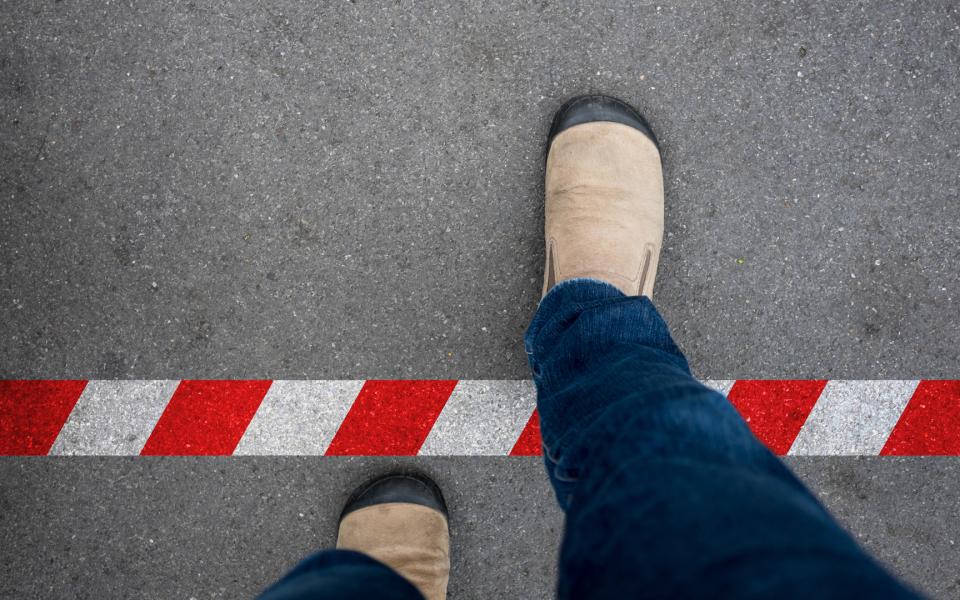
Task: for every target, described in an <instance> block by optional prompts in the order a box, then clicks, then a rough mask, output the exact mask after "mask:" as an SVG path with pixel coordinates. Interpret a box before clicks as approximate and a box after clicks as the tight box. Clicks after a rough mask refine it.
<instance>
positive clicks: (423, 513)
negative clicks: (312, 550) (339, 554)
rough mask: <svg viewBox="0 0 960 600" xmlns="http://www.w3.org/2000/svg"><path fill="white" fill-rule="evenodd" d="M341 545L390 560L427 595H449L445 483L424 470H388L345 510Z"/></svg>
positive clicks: (437, 599) (439, 598)
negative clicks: (389, 472) (394, 472)
mask: <svg viewBox="0 0 960 600" xmlns="http://www.w3.org/2000/svg"><path fill="white" fill-rule="evenodd" d="M337 548H343V549H347V550H356V551H358V552H363V553H364V554H367V555H369V556H372V557H373V558H375V559H377V560H379V561H380V562H382V563H384V564H386V565H388V566H389V567H391V568H393V570H395V571H396V572H397V573H399V574H400V575H402V576H403V577H404V578H406V579H407V580H408V581H409V582H410V583H412V584H413V585H414V586H416V587H417V589H419V590H420V593H422V594H423V595H424V596H425V597H426V598H427V600H443V599H444V598H446V597H447V581H448V580H449V577H450V534H449V530H448V527H447V506H446V503H445V502H444V500H443V495H442V494H441V493H440V488H438V487H437V485H436V484H435V483H434V482H433V481H431V480H430V479H428V478H426V477H424V476H422V475H410V474H404V475H388V476H385V477H379V478H376V479H374V480H372V481H369V482H367V483H366V484H364V485H362V486H360V488H358V489H357V490H356V491H355V492H354V493H353V495H352V496H351V498H350V500H349V501H348V502H347V504H346V506H345V507H344V509H343V513H342V514H341V515H340V532H339V535H338V536H337Z"/></svg>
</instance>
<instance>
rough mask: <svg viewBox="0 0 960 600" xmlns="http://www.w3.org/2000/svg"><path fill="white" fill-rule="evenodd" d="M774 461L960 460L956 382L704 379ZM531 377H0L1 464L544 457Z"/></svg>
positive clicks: (958, 386) (959, 393)
mask: <svg viewBox="0 0 960 600" xmlns="http://www.w3.org/2000/svg"><path fill="white" fill-rule="evenodd" d="M706 383H707V384H708V385H710V386H712V387H714V388H715V389H717V390H720V391H721V392H723V393H724V394H726V395H727V397H728V398H729V399H730V401H731V403H733V405H734V406H735V407H736V408H737V410H739V411H740V414H741V415H743V417H744V419H745V420H746V421H747V423H748V424H749V425H750V427H751V429H752V430H753V431H754V433H756V435H757V436H758V437H759V438H760V439H761V440H762V441H763V442H764V443H765V444H767V446H769V447H770V448H771V449H772V450H773V451H774V452H776V453H777V454H805V455H877V454H879V455H960V381H957V380H923V381H917V380H910V381H904V380H885V381H873V380H869V381H849V380H847V381H845V380H833V381H824V380H738V381H732V380H728V381H719V380H718V381H708V382H706ZM535 404H536V402H535V391H534V388H533V384H532V383H531V382H529V381H505V380H490V381H481V380H462V381H450V380H396V381H392V380H367V381H349V380H345V381H281V380H277V381H262V380H259V381H225V380H212V381H199V380H183V381H162V380H150V381H112V380H111V381H106V380H90V381H82V380H74V381H65V380H56V381H54V380H42V381H41V380H16V381H0V455H13V456H24V455H48V454H49V455H181V456H182V455H195V456H202V455H328V456H334V455H339V456H367V455H393V456H410V455H417V454H420V455H461V456H462V455H489V456H504V455H513V456H525V455H537V454H540V429H539V421H538V418H537V414H536V411H535V410H534V408H535Z"/></svg>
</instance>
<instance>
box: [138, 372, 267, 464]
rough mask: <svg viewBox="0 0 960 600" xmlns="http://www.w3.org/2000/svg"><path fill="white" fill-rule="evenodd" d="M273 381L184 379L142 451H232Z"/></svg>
mask: <svg viewBox="0 0 960 600" xmlns="http://www.w3.org/2000/svg"><path fill="white" fill-rule="evenodd" d="M270 383H271V382H270V381H181V382H180V385H178V386H177V391H175V392H174V393H173V397H172V398H170V402H169V403H168V404H167V407H166V409H165V410H164V411H163V414H162V415H160V420H159V421H157V425H156V426H155V427H154V428H153V432H152V433H151V434H150V437H149V438H148V439H147V443H146V444H145V445H144V447H143V450H142V451H141V452H140V454H142V455H145V456H146V455H175V456H213V455H218V456H222V455H227V454H232V453H233V451H234V449H236V447H237V444H238V443H239V442H240V438H241V437H242V436H243V432H244V431H246V429H247V425H249V424H250V419H252V418H253V415H254V413H256V412H257V408H259V406H260V402H261V401H262V400H263V396H264V395H265V394H266V393H267V390H268V389H269V388H270Z"/></svg>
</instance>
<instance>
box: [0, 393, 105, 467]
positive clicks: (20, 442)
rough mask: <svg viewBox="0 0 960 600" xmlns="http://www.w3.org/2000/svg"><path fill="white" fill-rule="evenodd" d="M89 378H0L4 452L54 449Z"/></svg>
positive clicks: (0, 431) (1, 451) (1, 446)
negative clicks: (61, 379)
mask: <svg viewBox="0 0 960 600" xmlns="http://www.w3.org/2000/svg"><path fill="white" fill-rule="evenodd" d="M86 386H87V382H86V381H77V380H70V381H25V380H14V381H0V455H2V456H23V455H43V454H47V453H48V452H50V447H51V446H53V442H54V441H56V439H57V435H59V434H60V429H61V428H62V427H63V424H64V423H66V421H67V417H69V416H70V411H72V410H73V406H74V405H75V404H76V403H77V400H78V399H79V398H80V394H82V393H83V388H85V387H86Z"/></svg>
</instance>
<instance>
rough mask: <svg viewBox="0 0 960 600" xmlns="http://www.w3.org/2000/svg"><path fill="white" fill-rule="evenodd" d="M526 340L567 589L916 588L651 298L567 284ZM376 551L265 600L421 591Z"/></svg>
mask: <svg viewBox="0 0 960 600" xmlns="http://www.w3.org/2000/svg"><path fill="white" fill-rule="evenodd" d="M526 350H527V354H528V356H529V360H530V367H531V369H532V370H533V375H534V379H535V381H536V385H537V396H538V398H537V408H538V410H539V412H540V426H541V433H542V436H543V449H544V459H545V462H546V468H547V474H548V476H549V477H550V481H551V483H552V484H553V489H554V491H555V493H556V497H557V500H558V502H559V503H560V507H561V508H562V509H563V511H564V512H565V513H566V532H565V535H564V539H563V546H562V548H561V552H560V564H559V582H558V587H557V589H558V596H559V597H560V598H563V599H567V598H570V599H584V598H588V599H607V598H609V599H614V598H616V599H621V598H771V597H776V598H780V599H782V598H818V599H821V598H852V597H858V598H916V597H918V596H917V595H916V593H915V592H913V591H911V590H909V589H908V588H906V587H905V586H904V585H903V584H901V583H900V582H898V581H897V580H896V579H894V578H893V577H892V576H890V575H889V574H888V573H887V572H886V571H885V570H884V569H883V568H881V567H880V566H879V565H878V564H877V563H876V562H875V561H874V560H873V559H871V558H870V557H869V556H868V555H867V554H866V553H864V551H863V550H862V549H861V548H860V547H859V546H858V545H857V544H856V543H855V542H854V541H853V539H852V538H851V537H850V536H849V535H848V534H847V533H846V532H845V531H844V530H843V529H842V528H841V527H840V526H839V525H838V524H837V523H836V522H835V521H834V520H833V518H832V517H831V516H830V515H829V513H827V511H826V510H825V509H824V507H823V506H822V505H821V504H820V502H818V501H817V499H816V498H815V497H814V496H813V495H812V494H811V493H810V492H809V491H808V490H807V489H806V488H805V487H804V486H803V484H802V483H801V482H800V481H799V480H798V479H797V478H796V477H795V476H794V475H793V474H792V473H791V472H790V470H789V469H787V468H786V466H784V464H783V463H782V462H780V460H779V459H777V457H775V456H774V455H773V454H772V453H770V451H768V450H767V449H766V448H765V447H764V446H763V444H761V443H760V442H759V441H758V440H757V439H756V438H755V437H754V436H753V434H752V433H751V432H750V430H749V428H748V427H747V425H746V423H744V421H743V420H742V419H741V418H740V416H739V415H738V414H737V412H736V410H735V409H734V408H733V407H732V406H731V405H730V403H729V402H727V400H726V398H724V396H723V395H722V394H720V393H718V392H715V391H713V390H711V389H709V388H707V387H705V386H704V385H703V384H701V383H700V382H699V381H697V380H696V379H695V378H694V377H693V376H692V375H691V373H690V369H689V367H688V365H687V361H686V359H685V358H684V356H683V354H682V353H681V352H680V350H679V349H678V348H677V346H676V344H674V342H673V339H672V338H671V337H670V333H669V331H668V329H667V325H666V323H665V322H664V321H663V319H662V318H661V317H660V315H659V314H658V313H657V311H656V309H655V308H654V306H653V303H652V302H651V301H650V299H649V298H639V297H627V296H625V295H623V294H622V293H621V292H620V291H618V290H617V289H616V288H614V287H613V286H610V285H608V284H606V283H602V282H599V281H593V280H584V279H580V280H572V281H566V282H563V283H561V284H560V285H558V286H556V287H554V288H553V289H552V290H551V291H550V292H549V293H548V294H547V296H546V297H545V298H544V299H543V300H542V301H541V303H540V307H539V309H538V310H537V314H536V316H535V317H534V319H533V322H532V323H531V325H530V328H529V329H528V331H527V335H526ZM311 561H312V562H311ZM371 562H372V561H370V559H366V558H365V557H363V556H362V555H357V554H356V553H344V552H338V551H327V552H323V553H320V554H318V555H315V556H314V557H312V558H311V559H308V561H307V562H306V563H304V565H301V566H300V567H298V568H297V569H296V570H295V571H294V572H293V573H291V574H290V575H288V576H287V577H285V578H284V579H283V580H281V581H280V582H279V583H278V584H277V585H276V586H275V587H273V588H271V589H270V590H268V591H267V592H266V594H265V595H264V598H268V599H270V600H277V599H280V598H283V599H288V598H308V597H313V596H312V595H311V594H313V595H316V596H317V597H321V596H322V597H324V598H337V599H348V598H349V599H352V598H361V597H363V598H366V597H389V598H410V599H414V598H420V596H419V594H418V593H417V592H416V590H414V589H412V586H410V585H409V584H407V585H406V586H405V587H404V586H402V585H401V584H403V583H406V582H404V581H403V580H402V579H400V580H399V581H398V579H399V578H398V577H397V576H396V575H395V574H394V573H392V572H391V571H390V569H389V568H387V567H386V566H383V565H379V563H375V562H374V563H373V564H374V565H379V569H380V571H381V573H379V575H378V576H372V575H364V576H363V578H360V577H358V574H357V570H358V569H360V568H365V569H368V570H371V572H372V571H373V570H376V569H374V567H373V565H371V564H370V563H371ZM318 572H319V574H318ZM391 576H392V578H391ZM385 586H392V587H390V588H389V593H390V594H393V595H390V596H388V595H386V594H387V593H388V589H387V587H385ZM361 588H362V591H361Z"/></svg>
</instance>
